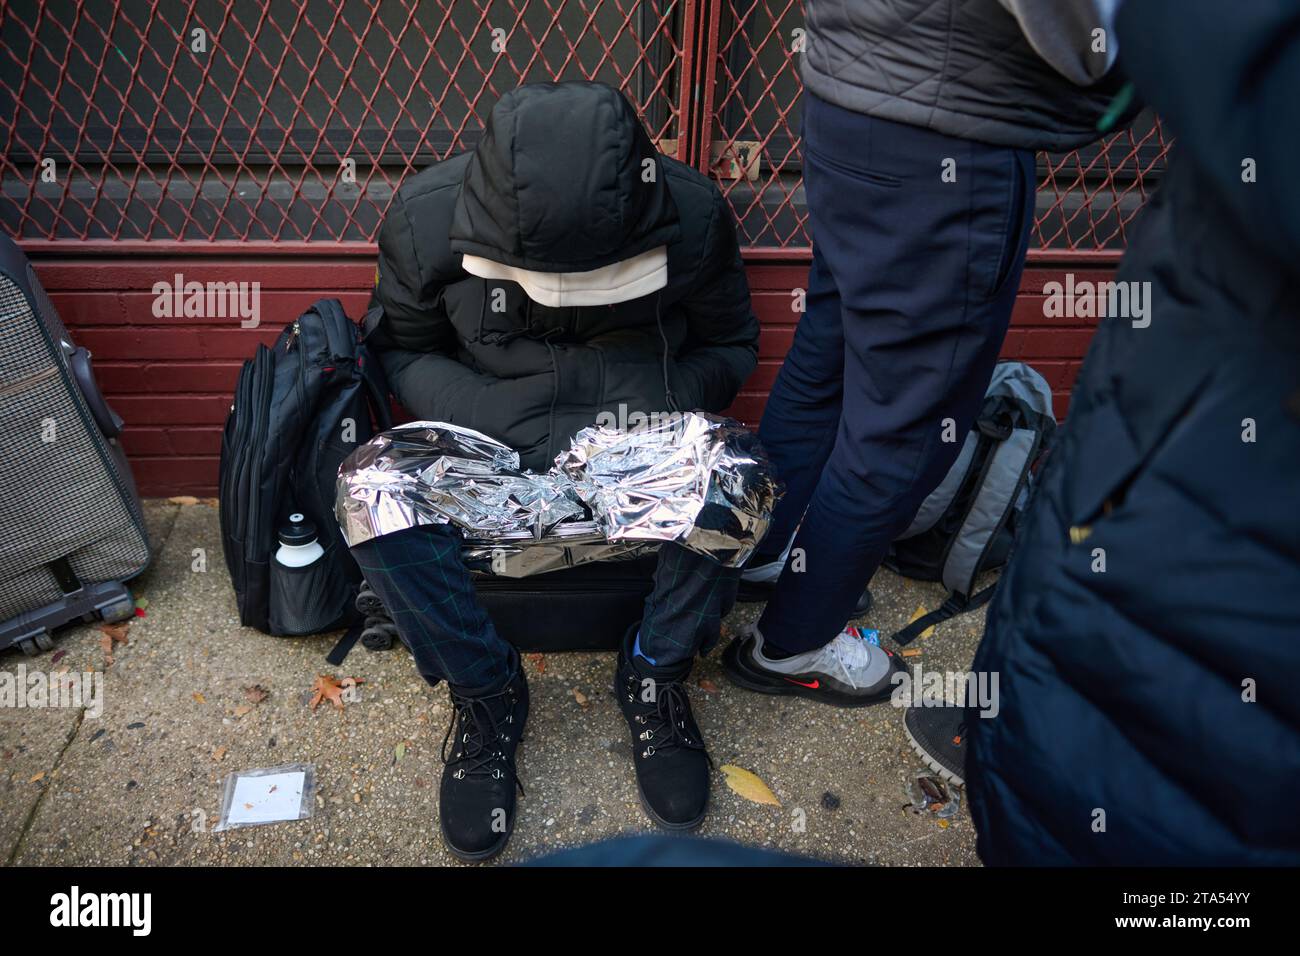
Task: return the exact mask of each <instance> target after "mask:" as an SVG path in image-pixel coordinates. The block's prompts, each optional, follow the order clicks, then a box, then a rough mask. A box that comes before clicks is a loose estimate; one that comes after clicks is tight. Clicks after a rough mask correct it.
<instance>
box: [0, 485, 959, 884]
mask: <svg viewBox="0 0 1300 956" xmlns="http://www.w3.org/2000/svg"><path fill="white" fill-rule="evenodd" d="M146 514H147V518H148V521H149V525H150V529H151V534H152V536H153V537H154V539H155V542H156V544H157V546H158V548H159V551H158V556H157V558H156V560H155V562H154V565H153V566H152V567H151V568H150V570H149V571H148V572H147V573H146V574H145V575H144V576H142V577H141V578H140V579H139V580H138V581H137V582H135V584H134V585H133V588H134V591H135V594H136V597H137V599H144V600H145V601H147V609H146V612H145V613H146V616H144V617H142V618H137V619H136V620H135V622H134V623H133V624H132V626H131V629H130V633H129V639H130V643H129V645H119V646H118V648H117V650H116V651H115V658H116V661H115V663H114V664H113V665H112V666H111V667H109V668H108V669H107V672H106V676H105V703H104V710H103V714H102V715H101V716H99V717H98V718H94V717H91V716H89V715H87V714H86V712H85V711H84V710H71V709H39V710H32V709H0V861H3V862H7V863H9V864H16V865H51V864H71V865H95V864H141V865H148V866H153V865H170V864H221V865H226V864H235V865H257V864H288V865H292V864H296V863H307V864H312V865H372V864H379V865H382V864H405V865H411V864H416V865H428V864H449V863H454V862H455V861H454V860H453V858H452V857H451V856H450V855H449V854H447V852H446V851H445V850H444V849H443V848H442V845H441V841H440V839H439V838H438V835H437V824H436V818H435V814H436V806H437V794H438V781H439V778H440V774H441V771H442V764H441V761H440V759H439V746H440V743H441V741H442V736H443V732H444V731H445V729H446V726H447V721H448V719H449V717H450V708H449V705H448V702H447V695H446V691H445V690H444V689H441V688H439V689H437V690H435V689H432V688H429V687H427V686H426V685H425V684H424V683H423V682H422V681H421V680H420V679H419V678H418V677H417V676H416V674H415V671H414V668H413V667H412V665H411V662H410V660H409V655H408V654H407V653H406V651H405V650H404V649H401V648H396V649H394V650H392V651H389V652H382V653H370V652H367V651H366V650H365V649H364V648H362V647H361V646H360V645H358V646H357V648H356V649H355V650H354V651H353V652H352V654H351V655H350V656H349V657H348V659H347V661H346V662H345V663H344V665H343V667H342V668H341V669H334V668H331V667H329V665H327V664H326V662H325V659H324V658H325V654H326V653H327V652H328V651H329V650H330V648H331V647H332V646H333V644H334V641H335V635H329V636H324V637H315V638H302V639H286V638H272V637H267V636H266V635H263V634H260V633H258V632H256V631H252V630H249V629H247V628H243V627H240V626H239V624H238V622H237V620H236V614H235V605H234V599H233V595H232V592H231V590H230V585H229V579H228V577H227V574H226V569H225V565H224V562H223V559H222V556H221V539H220V532H219V529H218V524H217V513H216V510H215V508H212V507H209V506H208V505H207V504H196V505H176V504H172V503H168V502H162V501H151V502H147V503H146ZM201 557H205V558H206V565H207V566H206V571H196V570H194V567H195V565H196V562H197V561H198V560H199V558H201ZM872 590H873V592H874V595H875V599H876V607H875V609H874V610H873V611H872V613H871V614H870V615H869V616H868V618H867V619H865V620H863V621H862V622H860V623H863V624H867V625H869V626H872V627H876V628H879V629H880V630H881V631H882V632H885V633H888V632H890V631H892V630H894V629H895V628H897V627H899V626H901V625H902V624H904V623H905V622H906V621H907V619H908V618H909V617H910V616H911V614H912V612H913V611H915V610H916V608H917V607H918V606H922V605H923V606H925V607H926V608H927V609H929V608H933V607H935V606H937V605H938V603H939V602H940V601H941V600H942V598H943V590H942V588H941V587H940V586H939V585H923V584H918V583H916V582H912V581H906V580H904V579H901V578H899V577H896V576H895V575H893V574H890V573H889V572H887V571H883V570H882V571H881V572H880V574H878V575H877V577H876V580H875V581H874V582H873V585H872ZM758 608H759V606H758V605H743V604H742V605H738V606H737V609H736V611H735V612H734V613H733V614H732V616H731V618H729V620H728V622H727V626H728V628H730V629H731V630H732V631H734V629H735V628H737V627H738V626H739V625H741V624H743V623H745V622H747V621H750V620H752V619H753V617H754V616H755V614H756V612H757V611H758ZM982 627H983V614H982V612H978V613H973V614H968V615H965V616H963V617H961V618H958V619H956V620H953V621H949V622H947V623H945V624H943V625H940V626H939V627H938V628H937V629H936V632H935V633H934V634H933V635H931V636H930V637H927V638H923V639H921V640H919V641H918V642H917V643H916V645H914V646H917V647H919V648H920V649H921V650H922V654H921V656H919V657H913V658H911V659H910V660H909V663H910V664H912V666H913V667H915V666H916V664H917V663H921V664H922V665H923V666H924V667H925V668H926V669H937V670H964V669H966V668H968V667H969V666H970V661H971V658H972V657H973V655H974V652H975V647H976V644H977V642H978V638H979V634H980V632H981V630H982ZM101 637H102V635H101V633H100V632H99V630H98V629H97V628H95V627H85V626H78V627H75V628H70V629H68V630H66V631H63V632H61V634H60V635H59V637H58V640H57V643H56V648H55V650H54V651H53V652H49V653H45V654H42V655H40V656H38V657H33V658H25V657H23V656H22V655H21V654H20V653H19V652H17V651H16V650H14V651H9V652H0V670H7V671H10V672H14V671H16V669H17V667H18V666H19V665H20V664H25V665H26V666H27V668H28V670H29V671H30V670H34V669H39V670H42V671H46V672H53V671H58V670H62V669H64V668H67V669H68V670H69V671H70V672H80V671H84V670H86V669H95V670H103V669H104V653H103V651H102V649H101V648H100V639H101ZM723 640H724V642H725V641H726V640H727V637H726V635H724V638H723ZM60 655H61V656H60ZM56 656H59V659H58V660H57V662H56V661H55V660H54V658H55V657H56ZM717 657H718V655H717V654H716V653H715V654H714V655H712V657H711V659H708V660H705V661H703V662H702V663H701V664H700V665H699V666H697V668H696V670H695V672H694V674H693V675H692V684H693V685H695V686H693V687H692V699H693V701H694V703H695V708H696V714H697V717H698V719H699V723H700V726H701V729H702V730H703V731H704V734H705V737H706V739H707V741H708V744H709V750H710V752H711V754H712V756H713V759H714V762H715V764H717V765H718V766H721V765H722V764H734V765H737V766H740V767H744V768H746V769H748V770H751V771H753V772H754V773H756V774H758V775H759V776H760V777H761V778H762V779H763V780H764V781H766V783H767V784H768V785H769V786H770V787H771V788H772V790H773V791H774V792H775V793H776V795H777V797H778V798H779V799H780V801H781V806H780V807H773V806H766V805H760V804H756V803H751V802H749V801H747V800H745V799H743V798H742V797H740V796H739V795H738V794H736V793H734V792H732V791H731V790H729V789H728V788H727V786H726V784H725V783H724V781H723V777H722V774H721V773H716V774H715V779H714V786H713V802H712V806H711V810H710V815H709V817H708V819H707V821H706V822H705V824H704V826H703V827H702V828H701V830H700V832H701V833H703V834H706V835H711V836H721V837H725V838H729V839H732V840H737V841H740V842H743V843H747V844H753V845H758V846H765V847H774V848H779V849H782V850H786V851H790V852H794V853H801V854H806V855H810V856H816V857H820V858H823V859H830V860H840V861H845V862H852V863H872V864H890V865H899V864H949V865H975V864H978V860H977V858H976V856H975V851H974V846H975V834H974V829H973V827H972V825H971V822H970V818H969V816H968V814H967V811H966V807H965V806H964V805H963V807H962V811H961V813H960V814H959V815H958V816H956V817H955V818H954V819H953V820H952V821H951V823H950V825H947V826H943V825H942V824H941V821H940V820H939V819H938V818H937V817H935V816H933V815H931V814H928V813H927V814H924V815H920V816H918V815H914V814H912V813H911V812H909V811H907V810H906V809H905V805H906V804H907V803H908V800H907V797H906V787H907V784H908V782H909V780H910V779H911V776H912V774H914V773H915V772H917V771H919V770H921V769H923V767H922V765H921V763H920V761H919V760H918V759H917V758H916V757H915V755H914V754H913V753H912V752H911V750H910V749H909V747H908V744H907V738H906V735H905V733H904V731H903V727H902V717H903V715H902V711H901V710H898V709H895V708H894V707H892V706H890V705H888V704H882V705H879V706H875V707H869V708H865V709H861V710H839V709H836V708H832V707H828V706H824V705H819V704H816V703H813V702H808V701H803V700H796V699H791V698H769V697H764V696H761V695H757V694H751V693H747V692H745V691H742V690H740V689H738V688H736V687H733V686H732V685H730V684H729V683H727V681H726V679H725V677H724V676H723V675H722V672H721V669H720V666H719V663H718V660H717ZM525 667H526V669H527V674H528V680H529V686H530V689H531V692H532V697H533V705H532V711H531V716H530V718H529V728H528V733H527V740H526V742H525V743H524V745H523V746H522V748H521V749H520V757H519V773H520V779H521V780H522V782H523V785H524V788H525V790H526V791H527V795H526V796H524V797H522V798H521V799H520V801H519V818H518V822H517V824H516V827H515V833H514V837H513V838H512V840H511V843H510V846H509V848H508V849H507V851H506V853H505V854H504V855H503V856H502V857H501V858H500V860H501V861H503V862H515V861H520V860H526V859H529V858H531V857H533V856H536V855H537V854H540V853H545V852H547V851H551V850H555V849H558V848H561V847H572V846H578V845H582V844H585V843H590V842H592V841H594V840H598V839H601V838H604V837H608V836H612V835H615V834H620V833H630V832H639V831H648V830H650V829H652V827H651V825H650V824H649V822H648V820H647V819H646V818H645V816H644V815H643V813H642V811H641V809H640V806H639V804H638V802H637V793H636V785H635V782H634V776H633V771H632V762H631V759H630V753H629V751H630V746H631V742H630V739H629V737H628V734H627V732H626V727H625V725H624V724H623V722H622V718H621V717H620V716H619V713H618V709H617V706H616V704H615V702H614V699H613V695H612V692H611V690H610V684H611V679H612V668H613V655H612V654H548V655H546V656H545V657H544V658H543V659H542V661H541V662H540V664H539V662H538V660H537V659H536V658H529V659H528V660H527V662H526V664H525ZM317 674H333V675H335V676H344V675H349V676H355V677H358V678H363V679H364V681H365V684H364V686H363V687H362V688H361V690H360V700H359V701H358V702H356V703H353V704H350V705H348V707H347V709H346V711H344V712H342V713H339V712H336V711H335V710H333V709H332V708H331V707H329V706H328V705H322V706H321V707H320V709H319V710H317V711H316V712H315V713H313V712H312V711H311V709H310V708H309V707H308V705H307V701H308V699H309V697H310V694H309V688H310V687H311V685H312V682H313V680H314V679H315V677H316V675H317ZM697 681H699V682H702V684H703V687H701V686H699V684H696V682H697ZM252 685H260V686H261V687H263V688H265V689H266V690H267V691H268V692H269V696H267V698H266V699H265V700H264V701H262V702H261V703H259V704H256V705H251V704H250V702H249V700H248V699H247V698H246V695H245V692H244V688H246V687H250V686H252ZM575 691H576V692H577V693H576V694H575ZM578 695H582V697H583V698H585V701H586V705H585V706H583V705H582V704H581V703H580V702H579V696H578ZM249 707H251V709H247V708H249ZM399 752H400V756H399ZM295 762H309V763H314V764H315V765H316V771H317V785H318V794H319V796H318V799H317V803H316V809H315V815H314V816H313V817H312V818H311V819H310V820H303V821H297V822H292V823H279V824H273V825H269V826H263V827H256V828H249V829H242V830H235V831H229V832H226V833H217V834H214V833H211V832H210V829H211V826H212V824H213V823H215V821H216V818H217V815H218V813H219V811H220V799H221V788H222V783H223V780H224V779H225V777H226V775H227V774H228V773H230V772H231V771H235V770H241V769H251V768H257V767H269V766H275V765H278V764H286V763H295ZM964 796H965V795H964V794H963V804H964ZM801 822H802V823H803V825H802V826H801V825H800V824H801ZM943 823H947V821H943Z"/></svg>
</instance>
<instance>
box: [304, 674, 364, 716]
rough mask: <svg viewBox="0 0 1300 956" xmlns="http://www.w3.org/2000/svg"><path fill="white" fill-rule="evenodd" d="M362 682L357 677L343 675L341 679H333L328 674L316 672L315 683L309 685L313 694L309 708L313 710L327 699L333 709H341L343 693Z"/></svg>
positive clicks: (362, 682)
mask: <svg viewBox="0 0 1300 956" xmlns="http://www.w3.org/2000/svg"><path fill="white" fill-rule="evenodd" d="M364 683H365V681H363V680H361V679H360V678H357V677H345V678H343V679H342V680H335V679H334V678H333V677H330V676H329V675H328V674H317V675H316V681H315V683H313V684H312V685H311V689H312V691H313V695H314V696H313V697H312V699H311V709H312V710H315V709H316V708H317V707H319V706H320V702H321V701H322V700H328V701H329V702H330V703H331V704H333V705H334V709H335V710H342V709H343V694H344V693H345V692H346V691H348V690H349V689H351V688H353V687H358V686H360V685H361V684H364Z"/></svg>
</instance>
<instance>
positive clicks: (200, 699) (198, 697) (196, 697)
mask: <svg viewBox="0 0 1300 956" xmlns="http://www.w3.org/2000/svg"><path fill="white" fill-rule="evenodd" d="M190 696H191V697H193V698H194V701H195V703H198V704H206V703H207V702H208V699H207V698H206V697H204V696H203V695H202V694H201V693H199V692H198V691H197V690H196V691H195V692H194V693H192V694H190Z"/></svg>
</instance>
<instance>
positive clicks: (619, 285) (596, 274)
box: [461, 246, 668, 309]
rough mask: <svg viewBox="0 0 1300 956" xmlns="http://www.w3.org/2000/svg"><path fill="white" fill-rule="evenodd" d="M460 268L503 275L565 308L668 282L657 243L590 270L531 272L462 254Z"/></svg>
mask: <svg viewBox="0 0 1300 956" xmlns="http://www.w3.org/2000/svg"><path fill="white" fill-rule="evenodd" d="M461 266H462V268H464V270H465V271H466V272H468V273H469V274H470V275H475V276H478V277H479V278H481V279H507V280H509V281H511V282H517V283H519V285H520V287H521V288H522V289H523V290H524V292H525V293H526V294H527V295H528V298H530V299H532V300H533V301H534V302H536V303H538V304H539V305H545V306H549V307H551V308H555V309H558V308H566V307H568V306H581V305H614V304H616V303H619V302H627V301H629V300H631V299H639V298H641V296H643V295H649V294H650V293H651V292H657V291H659V290H660V289H662V288H663V287H664V286H666V285H667V284H668V247H667V246H658V247H656V248H654V249H651V250H649V251H648V252H643V253H641V254H640V255H639V256H633V257H632V258H631V259H624V260H623V261H621V262H612V263H610V264H609V265H607V266H601V267H600V268H599V269H592V270H591V271H590V272H534V271H532V270H530V269H521V268H519V267H517V266H508V265H505V264H504V263H500V262H494V261H493V260H491V259H484V258H483V257H482V256H471V255H466V256H464V257H463V260H462V262H461Z"/></svg>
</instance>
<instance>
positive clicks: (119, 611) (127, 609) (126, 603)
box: [99, 597, 135, 624]
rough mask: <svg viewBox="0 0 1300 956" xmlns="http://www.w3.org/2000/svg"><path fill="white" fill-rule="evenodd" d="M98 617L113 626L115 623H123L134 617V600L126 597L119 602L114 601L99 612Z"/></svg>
mask: <svg viewBox="0 0 1300 956" xmlns="http://www.w3.org/2000/svg"><path fill="white" fill-rule="evenodd" d="M99 616H100V617H101V618H103V619H104V620H105V621H107V622H108V623H109V624H113V623H115V622H117V621H125V620H126V619H127V618H129V617H134V616H135V599H134V598H129V597H128V598H124V599H123V600H121V601H116V602H114V603H113V604H110V605H108V606H107V607H105V608H104V609H103V610H101V611H100V612H99Z"/></svg>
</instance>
